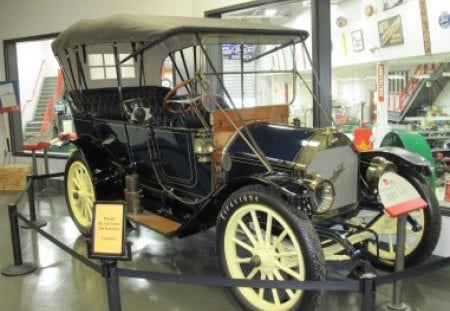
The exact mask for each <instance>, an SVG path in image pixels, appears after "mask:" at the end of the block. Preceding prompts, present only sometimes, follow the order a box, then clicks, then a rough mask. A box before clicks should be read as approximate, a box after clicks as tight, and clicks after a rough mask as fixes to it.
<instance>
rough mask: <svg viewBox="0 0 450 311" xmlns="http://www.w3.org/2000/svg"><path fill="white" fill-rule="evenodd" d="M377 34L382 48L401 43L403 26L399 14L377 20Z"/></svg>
mask: <svg viewBox="0 0 450 311" xmlns="http://www.w3.org/2000/svg"><path fill="white" fill-rule="evenodd" d="M378 35H379V37H380V47H382V48H385V47H389V46H393V45H399V44H403V27H402V19H401V17H400V15H396V16H392V17H389V18H387V19H385V20H382V21H380V22H378Z"/></svg>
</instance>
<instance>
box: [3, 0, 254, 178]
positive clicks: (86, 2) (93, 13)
mask: <svg viewBox="0 0 450 311" xmlns="http://www.w3.org/2000/svg"><path fill="white" fill-rule="evenodd" d="M242 2H246V1H238V0H166V1H142V0H128V1H110V0H95V1H91V0H78V1H72V0H58V1H56V0H39V1H28V0H1V10H0V42H1V45H2V46H3V42H2V41H3V40H7V39H15V38H22V37H29V36H37V35H42V34H49V33H55V32H60V31H62V30H63V29H64V28H66V27H68V26H69V25H71V24H72V23H74V22H76V21H77V20H79V19H83V18H98V17H103V16H109V15H113V14H119V13H126V14H140V15H142V14H148V15H166V16H203V13H204V11H206V10H212V9H217V8H220V7H224V6H228V5H234V4H237V3H242ZM2 80H5V65H4V55H3V48H0V81H2ZM4 137H5V133H4V131H3V126H2V127H0V151H3V150H5V149H6V143H5V138H4ZM0 159H1V160H2V162H3V152H0ZM16 162H22V163H23V162H26V163H29V162H30V158H20V157H18V158H16ZM41 162H42V161H40V162H39V166H40V168H41V167H42V166H43V164H42V163H41ZM64 163H65V160H54V165H52V171H61V170H62V169H63V168H64Z"/></svg>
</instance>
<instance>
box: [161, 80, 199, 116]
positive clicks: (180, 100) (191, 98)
mask: <svg viewBox="0 0 450 311" xmlns="http://www.w3.org/2000/svg"><path fill="white" fill-rule="evenodd" d="M198 81H200V80H199V79H197V78H196V77H193V78H190V79H187V80H183V81H181V82H180V83H177V84H176V85H175V86H174V87H173V88H171V89H170V91H169V93H167V95H166V96H165V97H164V100H163V109H164V110H165V111H168V112H169V113H171V114H175V115H178V114H183V113H188V112H191V111H192V110H194V108H196V107H198V106H200V105H201V104H202V101H201V94H197V92H196V91H195V83H197V82H198ZM183 87H187V88H188V90H189V91H188V93H187V94H183V95H176V94H177V91H178V90H179V89H181V88H183ZM175 104H176V105H175ZM183 106H186V107H183Z"/></svg>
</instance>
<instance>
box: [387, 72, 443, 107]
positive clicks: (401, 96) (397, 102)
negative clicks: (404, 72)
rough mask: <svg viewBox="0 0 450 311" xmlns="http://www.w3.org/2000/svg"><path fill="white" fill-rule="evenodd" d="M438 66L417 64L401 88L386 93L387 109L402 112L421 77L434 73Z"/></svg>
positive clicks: (421, 79)
mask: <svg viewBox="0 0 450 311" xmlns="http://www.w3.org/2000/svg"><path fill="white" fill-rule="evenodd" d="M438 68H439V64H425V65H423V64H421V65H418V66H417V68H416V70H415V71H414V73H413V75H412V77H411V78H410V79H409V80H408V82H407V83H406V86H405V87H404V88H403V90H400V91H399V92H389V93H388V110H389V111H393V112H402V111H403V110H404V109H405V107H406V106H407V104H408V101H409V100H410V99H411V98H412V97H413V95H414V93H415V92H416V90H417V88H418V87H419V85H420V83H421V82H422V81H423V79H424V78H425V77H427V76H431V75H432V74H434V73H435V72H436V71H437V70H438Z"/></svg>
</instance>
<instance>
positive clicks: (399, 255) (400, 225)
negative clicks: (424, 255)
mask: <svg viewBox="0 0 450 311" xmlns="http://www.w3.org/2000/svg"><path fill="white" fill-rule="evenodd" d="M406 217H407V214H404V215H400V216H398V217H397V240H396V243H397V247H396V253H395V267H394V268H395V272H400V271H403V269H404V268H405V243H406ZM402 294H403V282H402V280H397V281H395V282H394V287H393V290H392V300H391V302H390V303H387V304H384V305H382V306H381V308H379V310H380V311H385V310H386V311H387V310H401V311H413V310H416V309H415V308H413V307H411V306H409V305H407V304H405V303H403V302H402Z"/></svg>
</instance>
